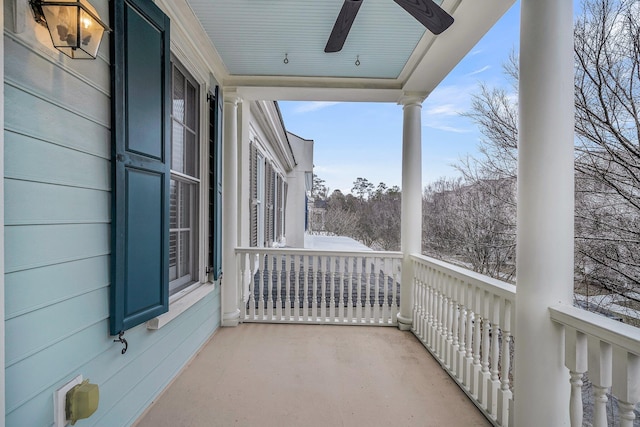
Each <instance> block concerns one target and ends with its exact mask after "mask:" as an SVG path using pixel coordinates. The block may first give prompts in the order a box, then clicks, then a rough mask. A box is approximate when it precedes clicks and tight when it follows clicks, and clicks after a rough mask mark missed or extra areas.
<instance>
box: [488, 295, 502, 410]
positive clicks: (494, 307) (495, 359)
mask: <svg viewBox="0 0 640 427" xmlns="http://www.w3.org/2000/svg"><path fill="white" fill-rule="evenodd" d="M500 307H501V300H500V297H498V296H497V295H493V298H491V314H490V316H491V331H492V332H491V360H490V362H491V369H490V370H489V372H490V374H491V377H490V380H489V395H488V401H487V406H488V409H489V413H490V414H491V416H492V417H493V418H496V419H497V416H498V414H497V411H498V389H499V388H500V368H499V366H500V362H499V359H500Z"/></svg>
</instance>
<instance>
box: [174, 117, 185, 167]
mask: <svg viewBox="0 0 640 427" xmlns="http://www.w3.org/2000/svg"><path fill="white" fill-rule="evenodd" d="M184 155H185V152H184V126H183V125H181V124H180V123H178V122H176V121H175V120H174V121H173V131H172V133H171V169H173V170H174V171H176V172H180V173H184V172H185V170H184Z"/></svg>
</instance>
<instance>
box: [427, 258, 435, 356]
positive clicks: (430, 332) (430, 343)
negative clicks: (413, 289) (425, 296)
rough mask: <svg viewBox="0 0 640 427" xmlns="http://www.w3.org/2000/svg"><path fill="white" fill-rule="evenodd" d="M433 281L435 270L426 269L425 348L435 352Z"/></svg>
mask: <svg viewBox="0 0 640 427" xmlns="http://www.w3.org/2000/svg"><path fill="white" fill-rule="evenodd" d="M435 280H436V276H435V269H434V268H432V267H429V269H428V274H427V282H428V284H429V289H428V292H429V305H428V306H427V307H428V311H429V320H428V325H429V328H428V330H427V348H428V349H430V350H431V351H435V345H434V342H435V331H436V329H437V317H436V315H437V311H436V310H437V309H436V300H437V296H436V292H435V288H434V286H435Z"/></svg>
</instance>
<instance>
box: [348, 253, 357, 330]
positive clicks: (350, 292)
mask: <svg viewBox="0 0 640 427" xmlns="http://www.w3.org/2000/svg"><path fill="white" fill-rule="evenodd" d="M357 260H358V258H356V257H347V281H348V282H349V283H348V286H349V288H348V294H347V323H354V320H353V303H354V302H353V275H354V274H355V263H356V262H357Z"/></svg>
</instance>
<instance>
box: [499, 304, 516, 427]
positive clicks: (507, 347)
mask: <svg viewBox="0 0 640 427" xmlns="http://www.w3.org/2000/svg"><path fill="white" fill-rule="evenodd" d="M503 307H504V313H503V315H502V355H501V357H500V361H501V364H502V366H501V368H502V372H501V376H502V378H501V382H500V390H499V391H498V424H500V425H502V426H506V425H508V423H509V401H511V399H513V392H512V391H511V380H510V378H509V371H510V370H511V301H510V300H508V299H507V300H505V301H504V306H503Z"/></svg>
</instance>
